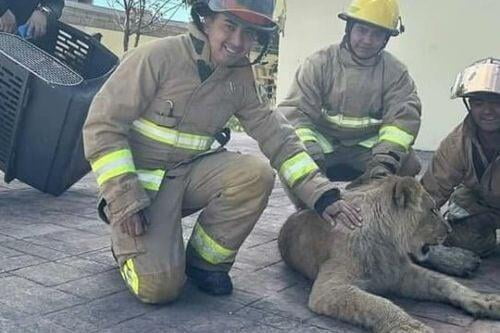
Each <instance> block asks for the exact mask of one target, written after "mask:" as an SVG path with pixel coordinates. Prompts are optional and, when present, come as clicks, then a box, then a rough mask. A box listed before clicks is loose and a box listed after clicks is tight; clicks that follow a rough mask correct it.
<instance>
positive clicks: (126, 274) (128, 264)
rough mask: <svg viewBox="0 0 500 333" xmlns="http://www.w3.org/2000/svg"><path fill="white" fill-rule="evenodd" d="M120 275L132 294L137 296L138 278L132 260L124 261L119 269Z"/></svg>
mask: <svg viewBox="0 0 500 333" xmlns="http://www.w3.org/2000/svg"><path fill="white" fill-rule="evenodd" d="M120 273H121V275H122V278H123V280H125V282H126V283H127V285H128V286H129V287H130V289H132V291H133V292H134V294H136V295H138V294H139V276H138V275H137V272H136V271H135V267H134V260H133V259H129V260H127V261H125V263H124V264H123V265H122V267H121V268H120Z"/></svg>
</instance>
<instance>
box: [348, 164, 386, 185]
mask: <svg viewBox="0 0 500 333" xmlns="http://www.w3.org/2000/svg"><path fill="white" fill-rule="evenodd" d="M391 174H392V172H391V170H389V168H387V167H386V166H384V165H383V164H382V163H372V164H371V165H369V167H368V168H367V170H366V171H365V172H364V173H363V174H362V175H361V176H359V177H358V178H356V179H354V180H353V181H352V182H350V183H349V184H348V185H347V186H346V189H347V190H352V189H353V188H355V187H358V186H361V185H365V184H368V183H369V182H370V181H371V180H372V179H381V178H384V177H386V176H389V175H391Z"/></svg>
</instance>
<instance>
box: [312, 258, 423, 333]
mask: <svg viewBox="0 0 500 333" xmlns="http://www.w3.org/2000/svg"><path fill="white" fill-rule="evenodd" d="M346 281H347V279H345V278H344V277H340V276H338V275H335V274H334V273H332V272H328V271H327V270H326V269H324V266H323V267H322V269H321V270H320V272H319V274H318V277H317V278H316V281H315V282H314V285H313V288H312V291H311V295H310V297H309V308H310V309H311V310H312V311H314V312H316V313H318V314H323V315H327V316H331V317H334V318H337V319H340V320H343V321H346V322H349V323H352V324H356V325H360V326H363V327H365V328H368V329H370V330H372V331H373V332H378V333H399V332H406V333H407V332H410V333H430V332H433V330H432V329H431V328H430V327H427V326H425V325H424V324H423V323H421V322H419V321H418V320H416V319H413V318H412V317H411V316H410V315H408V314H407V313H406V312H405V311H404V310H403V309H401V308H400V307H398V306H397V305H395V304H394V303H392V302H391V301H389V300H388V299H385V298H383V297H379V296H376V295H374V294H370V293H368V292H366V291H364V290H362V289H360V288H359V287H357V286H355V285H353V284H349V283H346Z"/></svg>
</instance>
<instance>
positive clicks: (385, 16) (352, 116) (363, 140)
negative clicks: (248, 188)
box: [278, 0, 421, 206]
mask: <svg viewBox="0 0 500 333" xmlns="http://www.w3.org/2000/svg"><path fill="white" fill-rule="evenodd" d="M339 17H340V18H341V19H343V20H346V29H345V35H344V38H343V39H342V42H341V43H340V44H335V45H331V46H329V47H327V48H325V49H322V50H320V51H318V52H316V53H315V54H313V55H312V56H310V57H309V58H308V59H306V61H305V62H304V63H303V64H302V66H301V67H300V68H299V69H298V71H297V73H296V76H295V80H294V82H293V84H292V86H291V89H290V91H289V93H288V95H287V97H286V98H285V99H284V100H283V101H282V102H281V103H280V104H279V106H278V110H279V111H280V112H282V113H283V114H284V115H285V116H286V117H287V118H288V120H290V121H291V123H292V124H293V125H294V126H295V129H296V132H297V134H298V136H299V137H300V138H301V140H302V141H303V142H304V144H305V146H306V148H307V150H308V152H309V153H310V155H311V157H313V159H314V160H315V161H316V162H317V163H318V164H319V165H320V166H321V167H322V168H323V169H324V170H325V171H326V173H327V175H328V177H329V178H330V179H332V180H342V181H348V180H353V179H355V178H356V177H359V176H361V177H360V178H359V181H362V180H368V179H370V178H379V177H382V176H385V175H388V174H398V175H408V176H413V175H415V174H417V173H418V171H419V169H420V163H419V162H418V160H417V159H416V156H415V153H414V152H413V151H412V149H411V146H412V144H413V142H414V140H415V137H416V135H417V133H418V130H419V127H420V112H421V104H420V100H419V98H418V96H417V91H416V88H415V84H414V82H413V80H412V78H411V77H410V75H409V73H408V71H407V69H406V67H405V66H404V65H403V64H402V63H401V62H400V61H398V60H397V59H396V58H395V57H394V56H392V55H391V54H390V53H388V52H387V51H384V48H385V46H386V45H387V43H388V41H389V39H390V37H391V36H397V35H398V34H399V33H400V32H402V31H403V30H404V29H403V26H402V25H401V24H400V25H399V27H398V22H400V16H399V6H398V2H397V1H396V0H369V1H368V0H354V1H353V2H352V4H351V5H350V7H349V8H348V9H347V11H346V12H343V13H341V14H339ZM292 200H293V201H294V202H295V203H296V204H298V202H297V200H294V198H292ZM298 205H299V206H300V203H299V204H298Z"/></svg>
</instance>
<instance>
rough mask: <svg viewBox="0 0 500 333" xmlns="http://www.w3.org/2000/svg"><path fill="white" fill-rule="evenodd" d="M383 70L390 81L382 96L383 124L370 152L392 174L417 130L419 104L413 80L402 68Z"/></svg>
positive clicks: (399, 164) (407, 149) (410, 144)
mask: <svg viewBox="0 0 500 333" xmlns="http://www.w3.org/2000/svg"><path fill="white" fill-rule="evenodd" d="M386 66H387V65H386ZM399 66H403V65H399ZM399 66H395V67H399ZM387 71H388V73H386V75H387V76H389V78H390V81H389V86H388V88H387V89H386V90H385V91H384V96H383V105H384V114H383V119H382V121H383V123H382V126H381V128H380V131H379V140H378V143H377V144H376V145H375V146H374V147H373V148H372V154H373V158H374V159H375V160H376V161H378V162H382V163H384V164H385V165H389V166H390V168H391V169H392V170H391V171H393V172H394V173H395V172H397V170H399V167H400V166H401V163H402V161H403V159H404V158H405V157H406V154H407V153H408V151H409V149H410V148H411V146H412V145H413V143H414V142H415V138H416V136H417V134H418V131H419V129H420V116H421V103H420V99H419V97H418V95H417V89H416V87H415V83H414V82H413V80H412V78H411V77H410V75H409V73H408V71H407V70H406V68H404V70H403V71H395V72H396V73H395V74H393V73H391V69H387ZM391 77H392V79H391Z"/></svg>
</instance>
